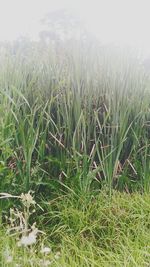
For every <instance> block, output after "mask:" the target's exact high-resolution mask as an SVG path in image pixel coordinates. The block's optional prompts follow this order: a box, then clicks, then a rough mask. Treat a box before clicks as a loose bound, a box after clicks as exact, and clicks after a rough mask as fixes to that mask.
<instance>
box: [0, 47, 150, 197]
mask: <svg viewBox="0 0 150 267" xmlns="http://www.w3.org/2000/svg"><path fill="white" fill-rule="evenodd" d="M13 49H14V50H13ZM14 51H15V54H13V53H14ZM0 62H1V63H0V99H1V102H0V112H1V124H0V151H1V153H0V161H1V166H2V167H1V170H0V175H1V177H2V179H1V181H2V182H1V185H2V186H1V190H2V191H6V188H8V184H9V185H10V184H11V191H12V192H15V189H16V185H17V188H18V191H19V192H22V191H26V192H27V191H28V190H29V189H31V188H34V190H35V188H36V189H37V190H40V189H41V188H42V190H43V185H46V188H47V187H50V182H51V181H52V180H58V179H60V180H63V181H64V182H65V183H66V184H68V183H69V184H68V185H69V186H70V184H72V183H73V182H74V183H75V181H72V179H74V177H77V176H78V177H79V179H78V185H77V186H80V187H82V188H84V190H89V189H90V187H91V184H93V180H94V184H96V182H95V181H96V179H97V180H98V181H99V182H100V184H101V185H102V184H107V185H108V186H109V189H110V193H111V190H112V188H119V189H120V190H124V189H125V188H126V190H129V191H132V190H134V189H135V190H136V189H138V190H146V191H148V190H149V178H150V177H149V171H150V165H149V162H150V160H149V154H150V143H149V137H150V133H149V121H150V112H149V109H150V103H149V96H150V91H149V77H148V75H146V73H145V72H144V69H143V68H142V66H141V65H140V61H139V60H138V59H137V58H136V56H134V54H132V53H130V51H121V50H119V49H118V50H117V49H115V48H114V49H113V48H111V47H106V48H104V47H99V46H98V45H97V46H96V45H95V46H94V45H93V46H92V45H91V46H90V45H89V44H86V45H85V44H79V43H78V42H77V43H76V46H75V44H74V45H73V44H66V46H63V45H62V46H61V45H59V47H57V45H56V47H52V46H51V45H49V46H45V47H42V44H38V43H37V44H30V43H29V44H26V49H25V47H24V46H23V47H22V46H21V44H20V45H19V47H18V48H15V46H14V47H9V46H8V47H7V48H5V49H4V50H3V51H2V52H1V54H0ZM12 172H13V173H12ZM13 174H14V175H13ZM12 176H13V177H12ZM71 177H73V178H71ZM87 178H88V179H87ZM96 187H99V183H97V185H96ZM44 190H45V189H44Z"/></svg>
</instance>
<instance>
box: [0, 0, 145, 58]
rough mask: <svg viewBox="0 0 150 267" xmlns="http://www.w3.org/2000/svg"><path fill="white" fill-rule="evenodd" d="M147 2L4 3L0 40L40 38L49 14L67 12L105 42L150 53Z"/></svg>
mask: <svg viewBox="0 0 150 267" xmlns="http://www.w3.org/2000/svg"><path fill="white" fill-rule="evenodd" d="M149 7H150V2H149V1H148V0H126V1H125V0H113V1H111V0H93V1H91V0H89V1H86V0H76V1H73V0H61V1H59V0H55V1H54V0H38V1H36V0H26V1H23V0H13V1H10V0H1V1H0V40H1V41H3V40H14V39H16V38H17V37H19V36H24V35H27V36H29V37H30V38H32V39H37V38H38V32H39V31H40V30H41V29H43V26H42V24H41V19H42V18H43V17H44V16H45V14H46V13H48V12H50V11H53V10H57V9H62V8H63V9H66V10H68V11H71V12H73V13H75V14H76V15H78V16H79V17H80V18H81V19H82V20H83V21H84V22H85V25H86V27H87V29H88V30H89V31H91V32H92V33H93V34H95V35H96V36H97V37H98V39H99V40H100V41H101V42H102V43H115V44H117V45H130V46H132V47H135V48H137V49H141V50H142V52H143V53H144V54H146V55H147V54H149V53H150V48H149V47H150V36H149V25H150V16H149Z"/></svg>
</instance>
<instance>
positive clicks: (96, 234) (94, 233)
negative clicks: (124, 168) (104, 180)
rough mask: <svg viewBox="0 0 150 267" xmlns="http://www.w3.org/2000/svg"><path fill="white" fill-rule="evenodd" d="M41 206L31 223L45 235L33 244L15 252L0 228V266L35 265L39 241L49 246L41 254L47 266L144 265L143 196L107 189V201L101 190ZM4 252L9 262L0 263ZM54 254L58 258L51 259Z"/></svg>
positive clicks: (149, 223)
mask: <svg viewBox="0 0 150 267" xmlns="http://www.w3.org/2000/svg"><path fill="white" fill-rule="evenodd" d="M41 205H42V207H43V209H44V211H43V214H42V215H41V217H39V222H38V216H37V222H38V225H39V227H40V229H42V230H43V231H44V232H45V233H46V236H45V235H44V237H42V238H39V241H38V243H37V245H36V246H32V247H31V248H22V247H21V248H20V247H19V248H18V247H17V244H16V241H15V238H14V237H12V238H11V237H10V236H8V235H6V234H5V230H4V229H3V230H2V228H1V232H0V233H1V244H0V246H1V249H0V251H1V260H2V264H1V266H16V264H17V263H18V264H19V263H20V262H21V266H24V267H27V266H35V267H38V266H40V259H41V258H44V256H42V254H41V253H40V248H41V243H42V242H43V241H42V240H43V239H44V243H45V244H46V245H47V246H49V247H51V248H52V252H51V253H50V255H49V256H47V257H50V259H51V260H54V261H53V263H52V265H51V266H64V267H65V266H68V267H69V266H71V267H73V266H83V267H85V266H93V267H94V266H104V267H106V266H117V267H118V266H131V267H133V266H139V267H142V266H143V267H145V266H149V263H150V245H149V244H150V214H149V210H150V196H149V194H146V193H145V194H143V195H140V194H139V193H133V194H127V193H119V192H118V191H113V192H112V197H111V198H110V197H109V195H108V192H107V191H106V190H102V191H101V192H100V193H99V194H96V195H91V194H89V195H76V194H75V193H67V194H65V195H64V196H62V194H60V195H59V196H58V197H57V198H56V199H53V200H52V201H44V200H43V201H42V203H41ZM7 250H8V251H10V253H11V254H13V258H14V259H13V263H9V264H6V263H5V262H6V260H5V257H4V256H2V255H4V252H5V251H7ZM35 250H36V252H35ZM58 251H59V252H60V253H61V256H60V258H59V259H58V260H55V258H54V256H55V255H56V253H57V252H58ZM20 257H21V259H20ZM29 259H30V260H31V262H30V263H29ZM38 264H39V265H38Z"/></svg>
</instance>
